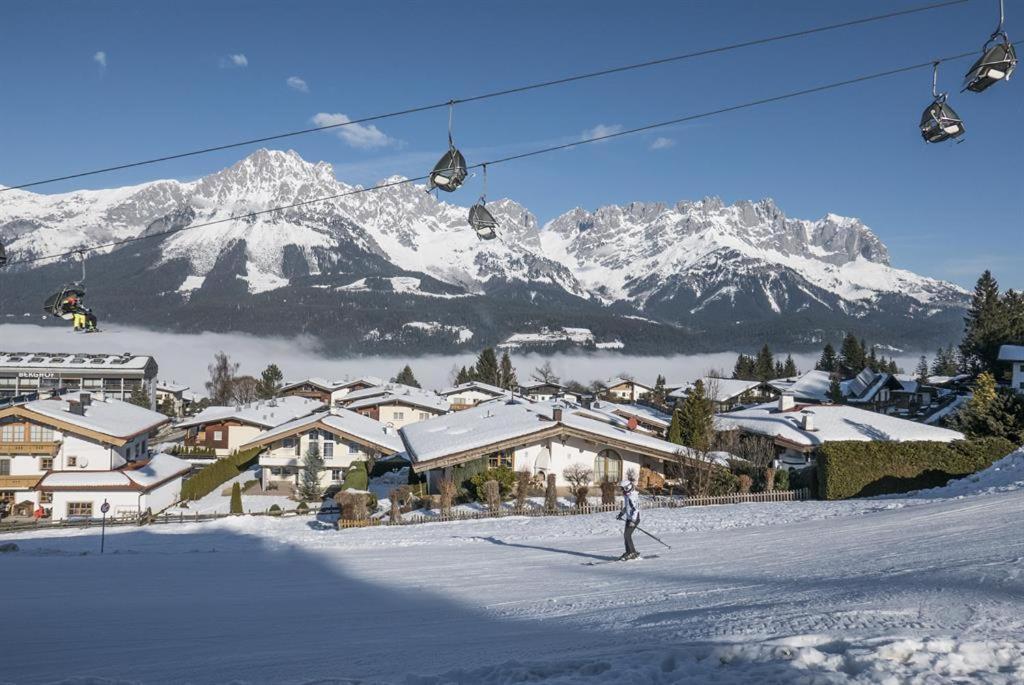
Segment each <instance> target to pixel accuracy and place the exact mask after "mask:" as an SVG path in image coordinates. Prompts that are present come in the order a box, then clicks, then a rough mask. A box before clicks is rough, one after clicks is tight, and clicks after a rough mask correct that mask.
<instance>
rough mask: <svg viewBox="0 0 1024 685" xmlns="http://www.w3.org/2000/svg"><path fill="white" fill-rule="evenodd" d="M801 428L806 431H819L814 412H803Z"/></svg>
mask: <svg viewBox="0 0 1024 685" xmlns="http://www.w3.org/2000/svg"><path fill="white" fill-rule="evenodd" d="M801 428H803V429H804V430H805V431H816V430H818V429H817V428H815V427H814V412H813V411H805V412H802V417H801Z"/></svg>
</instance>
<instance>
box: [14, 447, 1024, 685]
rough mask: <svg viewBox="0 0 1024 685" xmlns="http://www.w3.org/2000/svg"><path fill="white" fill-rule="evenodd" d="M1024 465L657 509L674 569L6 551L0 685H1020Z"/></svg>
mask: <svg viewBox="0 0 1024 685" xmlns="http://www.w3.org/2000/svg"><path fill="white" fill-rule="evenodd" d="M1022 458H1024V452H1018V453H1017V456H1016V457H1014V458H1010V457H1008V458H1007V460H1008V461H1007V460H1004V462H1002V463H1001V465H1000V466H1001V469H1002V470H1001V472H1000V474H997V475H998V478H997V479H996V480H997V481H998V483H999V485H1000V487H1001V489H1002V490H1003V491H995V490H992V489H991V487H990V486H991V485H992V484H993V482H995V481H993V478H992V477H986V476H982V477H981V478H980V479H979V480H978V481H977V482H975V483H974V485H975V486H976V491H986V492H987V494H983V495H974V494H967V493H969V492H970V488H969V487H968V484H967V483H965V482H964V481H957V482H956V483H954V484H952V485H951V486H948V487H947V489H945V490H941V489H940V490H936V491H931V492H927V493H922V495H925V496H923V497H922V496H914V497H904V498H892V499H874V500H857V501H844V502H794V503H784V504H744V505H731V506H718V507H703V508H692V509H678V510H649V511H646V512H644V513H643V521H642V526H643V527H644V528H646V529H648V530H650V531H651V532H652V533H653V534H655V535H658V536H659V537H662V538H663V539H664V540H665V541H666V542H668V543H669V544H670V545H672V549H671V550H668V549H665V548H663V547H660V546H659V545H657V543H655V542H654V541H653V540H651V539H650V538H647V537H646V536H644V535H642V534H639V533H638V534H637V535H636V539H637V541H638V543H639V546H640V548H641V551H642V552H647V553H649V554H653V553H657V554H658V555H659V558H658V559H650V560H642V561H639V562H635V563H623V564H605V565H601V566H596V567H587V566H584V564H585V563H586V562H588V561H592V560H594V558H595V557H597V558H601V557H608V556H612V555H617V554H618V553H619V551H620V544H621V542H620V540H621V537H620V530H621V529H620V526H621V524H620V523H618V522H617V521H615V520H614V516H613V515H611V514H598V515H592V516H573V517H557V518H555V517H552V518H543V519H526V518H514V517H510V518H504V519H500V520H483V521H471V522H458V523H435V524H425V525H417V526H407V527H394V528H378V529H361V530H351V529H350V530H346V531H341V532H339V531H335V530H333V529H331V528H330V527H329V526H328V525H326V524H324V523H321V522H318V521H316V520H311V519H308V518H298V517H295V518H281V519H273V518H268V517H261V518H257V517H238V518H233V519H226V520H222V521H218V522H213V523H206V524H184V525H161V526H150V527H147V528H144V529H138V528H127V527H125V528H116V529H111V530H110V531H109V533H108V539H107V550H108V554H107V555H105V556H102V557H101V556H99V555H97V554H96V551H97V548H98V539H97V537H98V533H97V531H95V530H78V531H43V532H32V533H20V534H16V535H8V536H3V538H2V541H3V542H8V541H16V542H17V543H18V544H19V545H20V546H21V551H19V552H15V553H9V554H4V555H0V577H2V578H3V585H4V589H5V592H4V607H5V609H6V611H5V617H6V619H7V620H5V621H4V622H3V623H2V624H0V625H2V627H0V644H2V645H3V652H4V658H3V666H2V671H0V680H5V681H6V680H10V681H13V682H18V683H44V682H61V681H64V682H69V681H68V679H69V678H83V679H84V678H89V679H91V680H88V682H93V683H107V682H111V683H112V682H120V680H122V679H123V680H128V681H140V682H156V683H164V682H167V683H170V682H195V683H207V682H209V683H213V682H218V683H219V682H227V681H231V682H284V683H309V682H324V681H330V682H360V683H362V682H365V683H377V682H394V683H406V684H410V685H435V684H438V683H517V682H542V683H578V682H587V683H593V682H597V683H606V682H607V683H611V682H614V683H707V682H715V683H733V682H736V683H741V682H743V683H752V682H758V683H791V682H805V683H894V684H895V683H947V682H989V683H1012V682H1018V683H1019V682H1021V681H1022V679H1024V641H1022V638H1021V636H1022V635H1024V572H1022V571H1024V535H1021V533H1020V522H1021V520H1022V515H1024V488H1021V487H1019V486H1020V485H1022V484H1024V481H1019V476H1020V474H1019V472H1018V471H1017V470H1016V469H1017V468H1018V462H1019V461H1020V460H1021V459H1022ZM1010 467H1012V468H1010ZM1013 479H1018V480H1014V482H1013V483H1010V482H1009V480H1013ZM944 495H948V496H946V497H945V498H944V497H943V496H944ZM40 636H45V638H46V639H45V640H41V639H40ZM108 679H109V680H108ZM339 679H341V680H339ZM70 682H84V681H78V680H74V681H70Z"/></svg>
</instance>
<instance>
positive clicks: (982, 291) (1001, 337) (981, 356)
mask: <svg viewBox="0 0 1024 685" xmlns="http://www.w3.org/2000/svg"><path fill="white" fill-rule="evenodd" d="M1004 314H1005V312H1004V311H1003V306H1002V302H1001V301H1000V298H999V283H998V282H997V281H996V279H995V277H994V276H992V272H991V271H988V270H986V271H985V272H984V273H983V274H981V277H980V278H978V282H977V284H976V285H975V286H974V294H973V295H972V297H971V306H970V308H969V309H968V310H967V316H966V317H965V318H964V337H963V341H962V342H961V343H960V352H961V353H962V354H963V357H964V361H965V362H966V364H967V369H966V370H967V371H968V372H970V373H980V372H982V371H988V372H990V373H993V374H995V373H997V372H998V360H997V357H998V356H999V346H1000V345H1001V344H1003V343H1005V342H1009V341H1007V340H1006V338H1007V337H1008V336H1007V333H1008V331H1007V328H1008V326H1007V323H1008V321H1007V319H1006V317H1005V316H1004Z"/></svg>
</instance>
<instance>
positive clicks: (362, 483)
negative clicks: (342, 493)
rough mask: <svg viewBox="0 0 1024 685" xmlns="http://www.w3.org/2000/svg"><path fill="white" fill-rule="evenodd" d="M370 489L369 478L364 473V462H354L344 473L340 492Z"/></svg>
mask: <svg viewBox="0 0 1024 685" xmlns="http://www.w3.org/2000/svg"><path fill="white" fill-rule="evenodd" d="M369 487H370V478H369V476H368V475H367V473H366V462H365V461H354V462H352V465H351V466H350V467H349V468H348V471H346V472H345V480H343V481H342V483H341V489H342V490H366V489H367V488H369Z"/></svg>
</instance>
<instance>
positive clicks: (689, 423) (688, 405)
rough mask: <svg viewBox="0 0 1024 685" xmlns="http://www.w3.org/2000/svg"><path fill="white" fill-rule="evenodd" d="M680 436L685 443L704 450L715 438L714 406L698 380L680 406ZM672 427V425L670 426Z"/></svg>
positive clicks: (708, 447)
mask: <svg viewBox="0 0 1024 685" xmlns="http://www.w3.org/2000/svg"><path fill="white" fill-rule="evenodd" d="M679 414H680V417H679V433H680V435H679V437H680V440H681V441H682V444H683V445H686V446H687V447H692V448H694V449H695V450H698V451H701V452H704V451H707V450H709V449H710V448H711V443H712V440H713V438H714V431H715V424H714V416H715V413H714V407H713V405H712V403H711V400H709V399H708V398H707V395H706V394H705V392H704V383H703V382H702V381H700V380H697V381H696V382H695V383H694V384H693V388H692V389H691V390H690V392H689V394H687V396H686V399H684V400H683V403H682V405H681V406H680V408H679ZM670 428H671V426H670Z"/></svg>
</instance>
